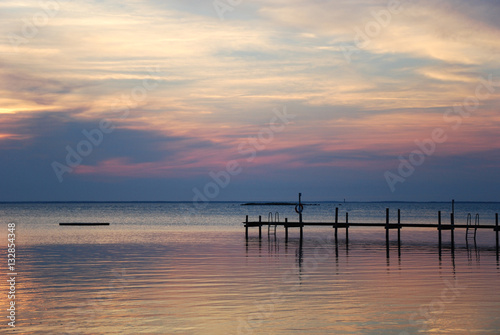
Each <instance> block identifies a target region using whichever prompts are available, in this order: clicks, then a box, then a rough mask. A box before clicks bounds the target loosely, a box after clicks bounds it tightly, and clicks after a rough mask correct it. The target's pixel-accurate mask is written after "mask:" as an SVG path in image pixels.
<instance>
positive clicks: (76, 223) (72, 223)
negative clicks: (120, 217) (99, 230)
mask: <svg viewBox="0 0 500 335" xmlns="http://www.w3.org/2000/svg"><path fill="white" fill-rule="evenodd" d="M59 225H60V226H109V222H61V223H59Z"/></svg>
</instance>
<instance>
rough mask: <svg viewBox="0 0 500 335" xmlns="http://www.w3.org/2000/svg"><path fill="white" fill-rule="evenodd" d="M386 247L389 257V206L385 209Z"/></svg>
mask: <svg viewBox="0 0 500 335" xmlns="http://www.w3.org/2000/svg"><path fill="white" fill-rule="evenodd" d="M385 249H386V254H387V258H389V208H386V209H385Z"/></svg>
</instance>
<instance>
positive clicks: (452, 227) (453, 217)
mask: <svg viewBox="0 0 500 335" xmlns="http://www.w3.org/2000/svg"><path fill="white" fill-rule="evenodd" d="M450 219H451V229H450V230H451V252H452V253H454V252H455V214H453V213H451V214H450Z"/></svg>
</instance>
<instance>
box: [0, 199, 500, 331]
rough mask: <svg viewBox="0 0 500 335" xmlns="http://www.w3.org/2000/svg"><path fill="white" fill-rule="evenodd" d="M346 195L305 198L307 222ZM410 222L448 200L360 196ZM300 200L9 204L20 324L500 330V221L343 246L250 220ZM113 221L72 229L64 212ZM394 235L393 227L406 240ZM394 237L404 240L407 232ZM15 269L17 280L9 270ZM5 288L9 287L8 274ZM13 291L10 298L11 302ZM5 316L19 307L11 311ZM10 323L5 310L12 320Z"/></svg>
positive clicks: (490, 207)
mask: <svg viewBox="0 0 500 335" xmlns="http://www.w3.org/2000/svg"><path fill="white" fill-rule="evenodd" d="M336 205H338V204H321V205H319V206H306V209H305V212H304V218H305V220H306V221H307V220H311V221H331V220H332V213H333V211H334V208H335V206H336ZM386 207H390V208H391V210H393V209H394V210H393V211H392V213H393V214H395V210H396V209H397V208H401V209H402V214H403V222H432V223H435V222H436V217H437V211H438V210H442V211H443V213H449V211H450V210H451V208H450V205H449V204H347V205H342V206H340V208H341V214H342V215H343V213H344V212H345V211H346V210H348V211H349V219H350V221H351V222H359V221H363V222H383V221H384V220H385V208H386ZM269 211H272V212H273V213H274V212H276V211H279V212H280V216H281V217H282V218H284V217H289V219H290V220H296V219H297V218H296V214H295V213H294V212H293V208H288V207H281V206H277V207H267V206H266V207H263V206H241V205H240V204H234V203H229V204H228V203H226V204H224V203H216V204H210V205H208V206H206V208H204V209H203V210H200V211H196V210H195V211H193V206H192V205H191V204H189V203H185V204H183V203H176V204H172V203H157V204H152V203H148V204H137V203H136V204H84V203H79V204H0V217H1V220H2V221H3V222H4V224H3V225H2V227H4V228H3V229H2V230H3V231H2V232H1V235H0V238H1V239H2V241H5V242H2V255H4V256H3V257H5V258H6V250H5V245H6V238H7V237H6V234H7V227H6V226H7V225H6V223H7V222H16V224H17V230H16V239H17V243H16V244H17V272H18V277H17V283H16V285H17V292H16V298H17V299H16V301H17V302H16V306H17V307H18V310H17V313H18V314H17V316H18V318H17V327H16V331H15V332H12V330H10V329H8V327H7V321H4V322H3V323H2V325H1V328H0V332H2V333H18V334H306V333H307V334H500V331H499V329H500V292H499V290H497V287H499V284H500V266H499V263H498V261H497V258H496V253H495V236H494V233H493V232H492V231H484V232H483V231H482V232H480V233H478V237H477V241H478V244H477V246H476V248H469V249H468V248H466V244H465V238H464V235H463V232H461V231H458V232H457V233H456V241H457V247H456V249H455V252H454V254H452V252H451V249H450V247H449V233H448V232H445V233H444V244H445V248H444V249H443V253H442V257H441V258H440V257H439V255H438V249H437V232H436V231H435V230H432V229H428V230H414V229H404V230H403V231H402V240H403V245H402V250H401V256H400V257H399V256H398V252H397V246H396V244H393V245H391V248H392V249H391V253H390V258H389V259H387V258H386V255H385V232H384V230H383V229H376V228H366V229H365V228H351V229H350V236H349V237H350V239H349V244H348V245H346V243H345V239H344V234H343V232H341V233H340V234H339V235H340V243H339V245H338V247H337V248H335V243H334V242H333V241H332V237H333V233H332V229H326V228H315V227H309V228H306V229H305V232H304V233H305V239H304V241H303V242H302V244H301V243H300V240H299V239H298V231H297V230H291V231H290V239H289V241H288V243H285V240H284V232H283V229H279V228H278V231H277V235H276V237H274V236H273V235H271V236H270V237H268V235H267V231H264V232H265V233H264V236H263V239H262V240H261V241H259V239H258V233H257V230H250V239H249V240H248V242H247V241H245V237H244V229H243V227H242V224H241V222H242V221H243V220H244V217H245V215H246V214H249V215H250V216H251V218H256V217H257V215H263V216H265V217H266V218H267V213H268V212H269ZM468 212H471V213H474V214H475V213H476V212H478V213H480V217H481V223H484V224H492V223H494V213H496V212H500V204H457V205H456V213H457V222H458V223H462V222H461V221H463V222H465V218H466V214H467V213H468ZM68 221H94V222H110V223H111V225H110V226H108V227H60V226H59V225H58V223H59V222H68ZM393 235H394V236H393ZM393 235H391V239H392V240H393V243H394V242H395V239H394V237H395V232H394V233H393ZM2 273H4V275H3V276H4V278H5V277H6V274H5V271H4V270H2ZM1 282H2V284H1V285H0V287H1V290H2V292H4V293H2V295H3V296H4V297H5V296H6V293H7V291H8V288H7V286H6V284H4V283H5V282H6V281H5V280H2V281H1ZM6 301H7V299H4V298H2V299H1V306H0V307H1V310H4V311H5V310H6V308H7V304H6ZM4 314H6V313H4ZM2 318H3V319H6V318H5V317H2Z"/></svg>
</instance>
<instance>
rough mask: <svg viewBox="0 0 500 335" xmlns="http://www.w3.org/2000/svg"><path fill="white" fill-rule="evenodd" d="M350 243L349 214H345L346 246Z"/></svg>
mask: <svg viewBox="0 0 500 335" xmlns="http://www.w3.org/2000/svg"><path fill="white" fill-rule="evenodd" d="M347 243H349V213H347V212H345V245H346V247H347Z"/></svg>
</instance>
